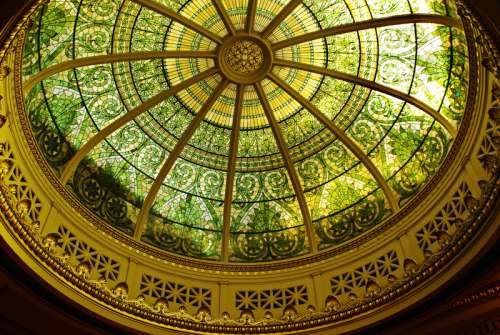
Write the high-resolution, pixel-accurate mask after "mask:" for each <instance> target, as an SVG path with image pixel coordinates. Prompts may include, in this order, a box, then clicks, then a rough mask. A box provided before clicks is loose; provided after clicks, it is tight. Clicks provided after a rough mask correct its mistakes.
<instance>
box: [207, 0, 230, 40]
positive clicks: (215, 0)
mask: <svg viewBox="0 0 500 335" xmlns="http://www.w3.org/2000/svg"><path fill="white" fill-rule="evenodd" d="M212 3H213V5H214V7H215V9H216V10H217V14H219V16H220V18H221V19H222V22H224V26H225V27H226V30H227V32H228V33H229V34H230V35H232V36H234V35H236V29H234V25H233V22H232V21H231V19H230V18H229V15H228V13H227V11H226V9H225V8H224V5H223V4H222V2H221V0H212Z"/></svg>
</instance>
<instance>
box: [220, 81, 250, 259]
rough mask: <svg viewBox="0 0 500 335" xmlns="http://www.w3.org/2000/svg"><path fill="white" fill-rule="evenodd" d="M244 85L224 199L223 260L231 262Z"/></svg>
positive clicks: (240, 91) (238, 98)
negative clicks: (230, 250)
mask: <svg viewBox="0 0 500 335" xmlns="http://www.w3.org/2000/svg"><path fill="white" fill-rule="evenodd" d="M244 89H245V86H244V85H238V93H237V96H236V105H235V106H234V116H233V128H232V133H231V144H230V149H229V161H228V163H227V176H226V194H225V197H224V222H223V226H222V259H223V260H224V262H228V261H229V242H230V239H231V205H232V203H233V190H234V175H235V171H236V158H237V157H238V141H239V136H240V127H241V113H242V110H243V94H244Z"/></svg>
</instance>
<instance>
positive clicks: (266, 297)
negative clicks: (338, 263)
mask: <svg viewBox="0 0 500 335" xmlns="http://www.w3.org/2000/svg"><path fill="white" fill-rule="evenodd" d="M235 301H236V308H237V309H238V310H251V311H253V310H256V309H265V310H269V309H277V308H284V307H287V306H299V305H304V304H307V303H308V301H309V296H308V293H307V287H306V286H305V285H299V286H293V287H288V288H286V289H281V288H277V289H266V290H259V291H238V292H236V299H235Z"/></svg>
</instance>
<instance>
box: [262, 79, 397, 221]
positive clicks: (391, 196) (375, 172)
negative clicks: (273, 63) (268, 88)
mask: <svg viewBox="0 0 500 335" xmlns="http://www.w3.org/2000/svg"><path fill="white" fill-rule="evenodd" d="M269 79H271V80H272V81H273V82H274V83H276V85H278V86H279V87H281V88H282V89H283V90H284V91H285V92H287V93H288V94H290V95H291V96H292V97H293V98H294V99H295V100H297V101H298V102H299V103H301V104H302V105H303V106H304V107H305V108H306V109H307V110H309V112H311V113H312V114H313V115H314V117H315V118H316V119H318V121H319V122H321V123H322V124H323V125H324V126H325V127H327V128H328V130H330V131H331V132H332V133H333V134H334V135H335V136H336V137H337V138H338V139H339V140H340V141H341V142H342V143H343V144H344V145H345V146H346V147H347V148H348V149H349V150H350V151H351V152H352V153H353V154H354V156H356V157H357V158H358V159H359V160H360V161H361V162H362V163H363V164H364V166H365V167H366V168H367V169H368V171H369V172H370V173H371V175H372V176H373V178H374V179H375V180H376V181H377V183H378V184H379V186H380V188H381V189H382V191H383V192H384V194H385V197H386V198H387V201H388V202H389V206H390V207H391V209H392V210H393V211H394V212H397V211H398V210H399V204H398V199H397V197H396V192H394V190H392V188H391V187H390V186H389V184H388V183H387V181H386V180H385V179H384V176H383V175H382V173H381V172H380V170H379V169H378V168H377V167H376V166H375V164H373V162H372V161H371V159H370V158H369V157H368V156H367V155H366V154H365V153H364V151H363V150H362V149H361V147H360V146H359V145H358V144H357V143H356V142H354V140H352V139H350V138H349V137H348V136H347V135H346V134H345V133H344V132H343V131H342V129H340V128H339V127H337V126H336V125H335V123H333V122H332V121H331V120H330V119H328V118H327V117H326V116H325V115H324V114H323V113H321V111H320V110H319V109H318V108H316V107H315V106H314V105H313V104H312V103H311V102H309V101H308V100H307V99H305V98H304V97H303V96H302V95H300V94H299V93H298V92H297V91H295V90H294V89H293V88H292V87H290V85H288V84H287V83H285V82H284V81H283V80H281V79H280V78H278V76H276V75H275V74H272V73H271V74H269Z"/></svg>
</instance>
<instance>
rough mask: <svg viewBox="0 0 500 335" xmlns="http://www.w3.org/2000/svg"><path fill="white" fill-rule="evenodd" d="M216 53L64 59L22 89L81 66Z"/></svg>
mask: <svg viewBox="0 0 500 335" xmlns="http://www.w3.org/2000/svg"><path fill="white" fill-rule="evenodd" d="M215 57H217V54H216V53H214V52H209V51H159V52H153V51H151V52H149V51H146V52H130V53H117V54H109V55H103V56H93V57H85V58H79V59H75V60H70V61H66V62H63V63H59V64H57V65H54V66H51V67H48V68H46V69H44V70H42V71H40V72H38V73H37V74H36V75H34V76H33V77H31V78H30V79H29V80H27V81H26V82H25V83H24V86H23V90H24V92H25V93H27V92H29V91H30V90H31V89H32V88H33V87H34V86H35V85H36V84H37V83H39V82H41V81H42V80H44V79H47V78H48V77H50V76H53V75H55V74H57V73H59V72H63V71H67V70H71V69H74V68H78V67H83V66H91V65H99V64H108V63H117V62H127V61H135V60H144V59H161V58H215Z"/></svg>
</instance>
